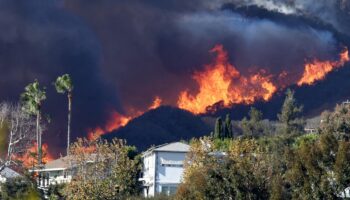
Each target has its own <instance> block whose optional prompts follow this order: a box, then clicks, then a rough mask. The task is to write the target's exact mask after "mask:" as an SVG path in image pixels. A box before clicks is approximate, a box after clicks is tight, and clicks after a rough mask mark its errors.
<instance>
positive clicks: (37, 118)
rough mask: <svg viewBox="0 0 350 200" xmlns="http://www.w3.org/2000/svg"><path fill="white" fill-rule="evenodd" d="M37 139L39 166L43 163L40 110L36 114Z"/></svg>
mask: <svg viewBox="0 0 350 200" xmlns="http://www.w3.org/2000/svg"><path fill="white" fill-rule="evenodd" d="M36 140H37V148H38V149H37V150H38V166H40V165H41V159H42V155H41V133H40V111H38V113H37V115H36Z"/></svg>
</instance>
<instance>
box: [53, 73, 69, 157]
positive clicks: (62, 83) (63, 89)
mask: <svg viewBox="0 0 350 200" xmlns="http://www.w3.org/2000/svg"><path fill="white" fill-rule="evenodd" d="M55 87H56V91H57V92H58V93H61V94H66V93H67V98H68V120H67V122H68V125H67V155H68V154H69V144H70V135H71V115H72V98H73V83H72V79H71V78H70V76H69V74H64V75H62V76H59V77H57V79H56V82H55Z"/></svg>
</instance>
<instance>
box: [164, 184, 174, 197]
mask: <svg viewBox="0 0 350 200" xmlns="http://www.w3.org/2000/svg"><path fill="white" fill-rule="evenodd" d="M176 190H177V186H175V185H162V187H161V193H162V194H166V195H172V194H175V193H176Z"/></svg>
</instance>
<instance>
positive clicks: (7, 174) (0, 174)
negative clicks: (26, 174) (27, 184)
mask: <svg viewBox="0 0 350 200" xmlns="http://www.w3.org/2000/svg"><path fill="white" fill-rule="evenodd" d="M19 177H22V175H21V174H19V173H18V172H16V171H15V170H13V169H11V168H9V167H5V168H3V169H2V170H1V171H0V183H5V182H6V181H7V180H9V179H13V178H19Z"/></svg>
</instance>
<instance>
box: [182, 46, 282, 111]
mask: <svg viewBox="0 0 350 200" xmlns="http://www.w3.org/2000/svg"><path fill="white" fill-rule="evenodd" d="M210 52H215V53H216V54H217V56H216V59H215V62H214V63H212V64H209V65H206V66H205V70H204V71H201V72H198V71H197V72H195V73H194V75H193V79H194V80H195V81H196V82H197V83H198V85H199V92H198V93H197V94H196V95H191V94H190V93H189V91H187V90H185V91H183V92H181V94H180V96H179V99H178V102H177V105H178V107H179V108H182V109H185V110H188V111H191V112H192V113H195V114H200V113H205V112H206V111H207V109H208V107H209V106H212V105H214V104H215V103H218V102H223V105H224V106H230V105H233V104H239V103H246V104H251V103H253V102H254V101H256V100H257V99H263V100H265V101H267V100H269V99H270V98H271V97H272V95H273V94H274V93H275V91H276V90H277V88H276V86H275V85H274V84H273V83H272V82H271V80H270V78H271V76H264V74H265V71H264V70H262V71H260V72H258V73H256V74H254V75H251V76H248V77H245V76H242V75H241V74H240V72H239V71H238V70H237V69H236V68H235V67H234V66H233V65H231V64H230V63H229V62H228V57H227V52H226V51H225V50H224V48H223V46H222V45H216V46H215V47H214V48H213V49H212V50H211V51H210Z"/></svg>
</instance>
